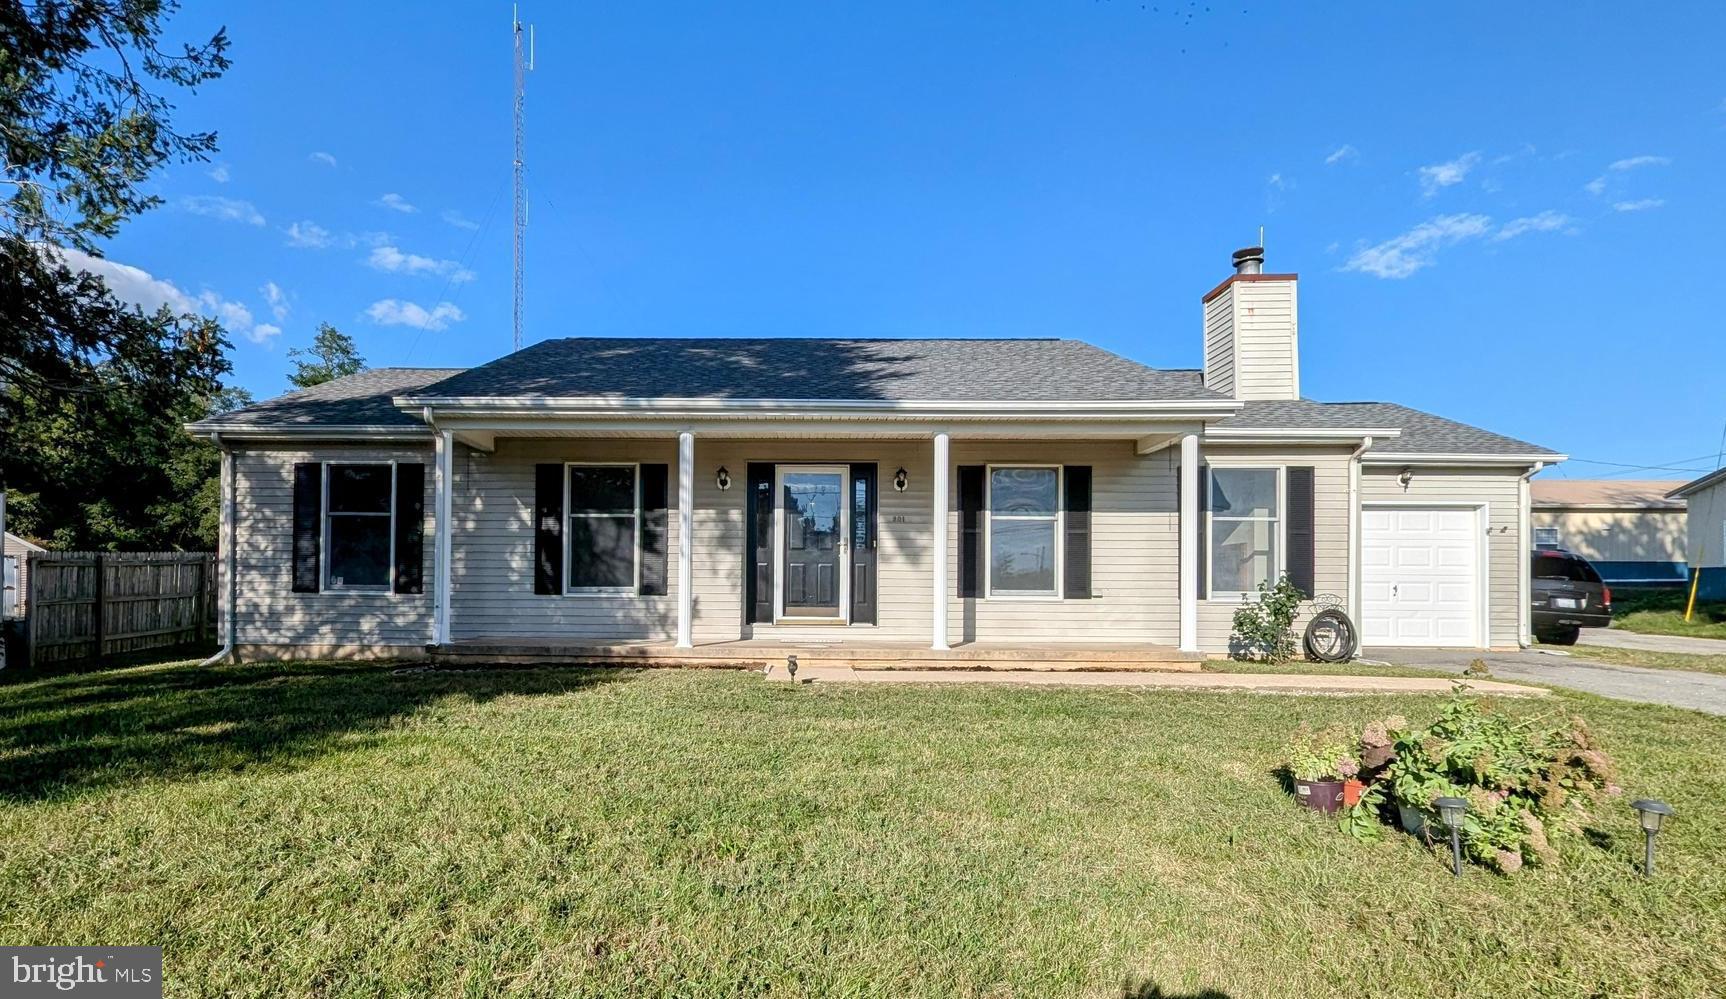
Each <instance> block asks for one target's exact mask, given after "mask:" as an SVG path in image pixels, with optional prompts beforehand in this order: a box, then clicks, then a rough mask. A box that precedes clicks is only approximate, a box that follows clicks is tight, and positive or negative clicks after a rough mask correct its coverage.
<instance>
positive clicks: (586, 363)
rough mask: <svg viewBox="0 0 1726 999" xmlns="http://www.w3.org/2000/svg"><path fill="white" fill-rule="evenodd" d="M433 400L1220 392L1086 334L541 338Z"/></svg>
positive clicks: (1050, 398) (1026, 397)
mask: <svg viewBox="0 0 1726 999" xmlns="http://www.w3.org/2000/svg"><path fill="white" fill-rule="evenodd" d="M419 394H422V395H426V396H438V397H468V398H472V397H500V396H501V397H508V396H544V397H556V398H589V397H612V398H628V399H789V400H803V401H809V400H818V399H819V400H845V401H859V400H872V399H880V400H897V401H942V402H958V401H966V402H971V401H1004V402H1059V401H1065V400H1134V401H1136V400H1164V399H1168V400H1174V399H1182V400H1205V399H1217V400H1221V399H1223V398H1224V397H1223V396H1221V395H1219V394H1218V393H1216V392H1213V391H1210V390H1208V389H1206V388H1205V387H1204V385H1203V384H1202V383H1201V381H1200V378H1199V373H1198V372H1196V371H1187V370H1180V371H1164V370H1158V369H1155V368H1147V367H1145V366H1144V365H1142V364H1139V363H1138V362H1136V361H1129V360H1127V359H1126V358H1124V357H1121V356H1120V355H1118V354H1111V353H1110V352H1108V351H1106V350H1103V349H1102V348H1100V347H1094V346H1092V345H1090V344H1088V343H1084V342H1082V341H1079V340H803V339H596V338H580V339H568V340H546V341H544V342H541V343H536V344H534V345H533V346H531V347H528V348H527V349H525V350H522V351H520V352H518V353H515V354H510V355H509V356H507V357H502V358H499V359H497V360H495V361H492V362H491V363H490V364H484V365H481V366H479V367H477V368H470V369H468V370H467V371H464V372H462V373H461V374H459V375H456V376H454V377H452V378H449V379H446V380H444V381H442V382H439V383H438V384H436V385H432V386H429V387H428V388H427V389H426V390H425V391H424V392H423V393H419Z"/></svg>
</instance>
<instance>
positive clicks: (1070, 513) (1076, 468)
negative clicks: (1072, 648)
mask: <svg viewBox="0 0 1726 999" xmlns="http://www.w3.org/2000/svg"><path fill="white" fill-rule="evenodd" d="M1062 477H1063V478H1065V479H1066V484H1067V496H1066V503H1065V507H1066V514H1067V517H1066V519H1067V528H1066V534H1067V536H1066V538H1065V539H1064V540H1065V542H1066V544H1065V549H1066V550H1065V555H1064V558H1065V562H1066V565H1065V566H1064V568H1065V570H1066V571H1065V573H1064V576H1063V579H1062V586H1061V589H1062V592H1061V596H1062V597H1064V598H1066V599H1068V600H1088V599H1090V597H1091V466H1089V465H1068V466H1067V467H1066V468H1065V469H1064V470H1063V471H1062Z"/></svg>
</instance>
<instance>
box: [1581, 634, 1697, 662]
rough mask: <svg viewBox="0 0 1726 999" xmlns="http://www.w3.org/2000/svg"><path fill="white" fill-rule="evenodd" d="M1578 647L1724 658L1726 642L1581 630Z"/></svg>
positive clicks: (1675, 636) (1677, 636) (1679, 636)
mask: <svg viewBox="0 0 1726 999" xmlns="http://www.w3.org/2000/svg"><path fill="white" fill-rule="evenodd" d="M1576 641H1577V644H1579V645H1605V646H1609V647H1611V648H1614V649H1641V650H1643V651H1644V652H1683V653H1687V654H1689V655H1696V656H1726V639H1720V638H1686V637H1684V636H1682V635H1639V634H1637V633H1636V632H1634V631H1619V630H1618V629H1616V628H1584V629H1582V637H1581V638H1579V639H1577V640H1576Z"/></svg>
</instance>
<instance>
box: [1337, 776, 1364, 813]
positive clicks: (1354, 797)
mask: <svg viewBox="0 0 1726 999" xmlns="http://www.w3.org/2000/svg"><path fill="white" fill-rule="evenodd" d="M1365 793H1366V785H1365V784H1363V783H1361V782H1360V781H1358V780H1346V781H1343V784H1342V807H1344V808H1353V807H1354V806H1356V805H1358V804H1360V796H1361V795H1363V794H1365Z"/></svg>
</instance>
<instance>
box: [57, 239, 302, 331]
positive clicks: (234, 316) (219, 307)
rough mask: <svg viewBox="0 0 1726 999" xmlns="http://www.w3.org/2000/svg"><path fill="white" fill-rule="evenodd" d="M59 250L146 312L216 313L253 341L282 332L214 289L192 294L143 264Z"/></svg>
mask: <svg viewBox="0 0 1726 999" xmlns="http://www.w3.org/2000/svg"><path fill="white" fill-rule="evenodd" d="M55 252H58V253H59V254H60V255H61V258H62V259H64V260H65V261H66V266H68V267H70V268H72V269H73V270H75V271H85V272H88V273H90V274H94V275H96V276H97V277H99V278H101V279H102V283H103V284H105V285H107V286H108V290H109V291H111V292H113V294H114V297H115V298H117V299H119V300H120V301H122V302H125V303H127V304H128V305H136V306H138V307H139V308H141V309H143V310H144V311H145V312H155V311H156V310H157V309H160V308H162V307H163V306H167V307H168V309H170V310H171V311H173V312H175V313H178V314H181V315H184V314H186V313H194V312H195V313H202V314H204V315H207V316H213V317H215V318H216V319H219V320H221V322H222V325H223V326H224V327H226V328H227V330H228V331H229V332H231V333H238V334H239V335H241V336H243V337H245V338H246V339H248V340H250V341H252V342H253V343H265V342H267V341H268V340H269V339H270V338H271V337H273V336H276V335H277V334H279V333H281V332H282V330H281V327H279V326H272V325H270V324H269V323H255V322H254V321H253V319H252V311H251V310H250V309H248V308H246V307H245V306H244V305H241V304H240V303H239V302H234V301H230V300H228V299H225V298H223V297H222V296H220V295H218V294H216V293H215V292H213V291H208V290H205V291H202V292H199V293H198V294H197V295H192V294H188V293H187V292H185V291H182V290H180V288H179V286H178V285H175V284H174V283H173V282H172V281H164V280H162V279H161V278H158V277H156V276H154V275H152V274H151V273H150V272H149V271H146V270H144V269H143V268H141V267H133V266H131V265H130V264H122V263H119V262H118V261H114V260H108V259H105V258H103V257H93V256H91V255H89V254H88V253H84V252H83V251H81V250H72V249H64V250H58V251H55Z"/></svg>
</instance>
